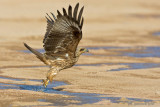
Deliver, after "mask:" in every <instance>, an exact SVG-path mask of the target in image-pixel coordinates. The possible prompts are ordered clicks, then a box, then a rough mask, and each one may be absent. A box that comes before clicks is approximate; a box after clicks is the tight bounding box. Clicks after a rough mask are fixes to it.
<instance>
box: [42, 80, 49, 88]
mask: <svg viewBox="0 0 160 107" xmlns="http://www.w3.org/2000/svg"><path fill="white" fill-rule="evenodd" d="M48 82H49V80H48V79H46V80H44V79H43V86H44V87H45V88H46V87H47V85H48Z"/></svg>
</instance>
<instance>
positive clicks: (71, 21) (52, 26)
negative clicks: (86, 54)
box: [43, 3, 84, 57]
mask: <svg viewBox="0 0 160 107" xmlns="http://www.w3.org/2000/svg"><path fill="white" fill-rule="evenodd" d="M78 7H79V3H77V4H76V6H75V8H74V12H73V17H72V7H71V6H70V5H69V7H68V15H67V12H66V9H65V8H63V15H62V14H61V13H60V12H59V11H58V10H57V13H58V15H57V18H56V17H55V16H54V14H53V13H51V14H52V16H53V18H54V20H53V19H52V18H51V17H50V16H49V15H48V14H47V16H48V17H46V19H47V31H46V34H45V37H44V40H43V43H44V45H43V46H44V49H45V51H46V54H47V55H49V56H56V57H59V56H65V55H66V53H68V54H69V55H70V56H72V57H75V52H76V49H77V46H78V43H79V41H80V40H81V38H82V31H81V28H82V26H83V18H82V21H81V23H80V20H81V17H82V13H83V8H84V7H82V8H81V10H80V12H79V15H78V19H77V13H78Z"/></svg>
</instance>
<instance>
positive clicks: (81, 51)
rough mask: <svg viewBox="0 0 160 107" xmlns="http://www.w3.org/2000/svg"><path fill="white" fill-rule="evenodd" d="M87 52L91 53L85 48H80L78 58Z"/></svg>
mask: <svg viewBox="0 0 160 107" xmlns="http://www.w3.org/2000/svg"><path fill="white" fill-rule="evenodd" d="M86 52H89V50H88V49H87V48H83V47H80V48H78V56H79V55H81V54H82V53H86Z"/></svg>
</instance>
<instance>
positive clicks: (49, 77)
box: [43, 70, 57, 88]
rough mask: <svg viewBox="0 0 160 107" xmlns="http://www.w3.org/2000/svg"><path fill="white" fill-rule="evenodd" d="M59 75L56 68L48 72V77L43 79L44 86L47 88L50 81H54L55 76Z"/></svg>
mask: <svg viewBox="0 0 160 107" xmlns="http://www.w3.org/2000/svg"><path fill="white" fill-rule="evenodd" d="M56 75H57V72H55V71H54V70H49V71H48V73H47V79H45V80H43V86H44V87H45V88H46V87H47V85H48V83H49V82H51V83H52V81H53V77H54V76H56Z"/></svg>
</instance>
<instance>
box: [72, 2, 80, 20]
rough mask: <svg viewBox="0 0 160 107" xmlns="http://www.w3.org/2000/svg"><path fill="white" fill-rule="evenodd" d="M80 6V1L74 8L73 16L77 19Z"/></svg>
mask: <svg viewBox="0 0 160 107" xmlns="http://www.w3.org/2000/svg"><path fill="white" fill-rule="evenodd" d="M78 7H79V3H77V4H76V6H75V8H74V13H73V18H74V19H75V20H76V18H77V11H78Z"/></svg>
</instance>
